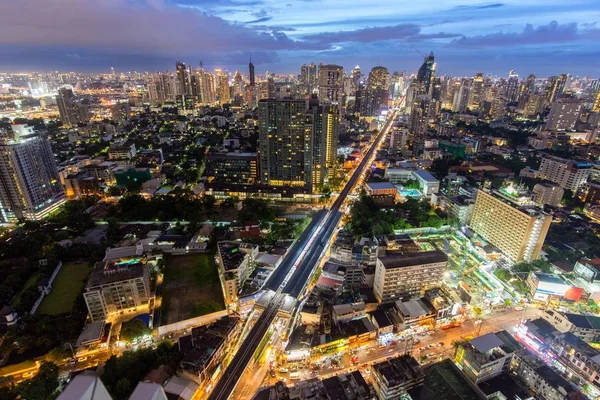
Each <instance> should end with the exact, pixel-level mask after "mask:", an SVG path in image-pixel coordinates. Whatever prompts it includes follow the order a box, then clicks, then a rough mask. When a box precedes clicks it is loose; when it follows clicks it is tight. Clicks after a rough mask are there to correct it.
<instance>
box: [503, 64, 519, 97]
mask: <svg viewBox="0 0 600 400" xmlns="http://www.w3.org/2000/svg"><path fill="white" fill-rule="evenodd" d="M505 95H506V100H507V101H508V102H509V103H514V102H515V101H517V99H518V98H519V75H517V73H516V72H515V71H513V70H511V71H510V72H509V74H508V80H507V81H506V93H505Z"/></svg>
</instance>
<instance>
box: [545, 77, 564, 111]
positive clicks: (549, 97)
mask: <svg viewBox="0 0 600 400" xmlns="http://www.w3.org/2000/svg"><path fill="white" fill-rule="evenodd" d="M568 79H569V76H568V75H567V74H561V75H560V76H551V77H550V78H548V83H547V84H546V89H545V92H544V94H545V96H546V102H547V103H548V104H552V103H554V101H555V100H556V99H558V98H559V97H560V96H561V95H562V94H563V92H564V91H565V88H566V86H567V81H568Z"/></svg>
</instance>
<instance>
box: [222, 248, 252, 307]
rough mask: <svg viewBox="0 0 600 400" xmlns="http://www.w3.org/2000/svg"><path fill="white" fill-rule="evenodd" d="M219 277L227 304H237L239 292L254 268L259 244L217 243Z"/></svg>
mask: <svg viewBox="0 0 600 400" xmlns="http://www.w3.org/2000/svg"><path fill="white" fill-rule="evenodd" d="M217 249H218V252H217V258H218V263H219V278H220V280H221V288H222V290H223V297H224V298H225V304H226V305H228V306H231V305H235V304H236V303H237V300H238V293H239V291H240V290H241V288H242V287H243V285H244V283H245V282H246V280H248V278H249V277H250V274H251V273H252V271H253V270H254V262H255V260H256V258H257V256H258V246H257V245H253V244H248V243H240V242H227V241H225V242H219V243H218V244H217Z"/></svg>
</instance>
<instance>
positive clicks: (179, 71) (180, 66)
mask: <svg viewBox="0 0 600 400" xmlns="http://www.w3.org/2000/svg"><path fill="white" fill-rule="evenodd" d="M175 78H176V81H177V95H180V96H187V95H191V94H192V90H191V87H190V78H189V75H188V70H187V67H186V66H185V64H184V63H182V62H181V61H177V62H176V63H175Z"/></svg>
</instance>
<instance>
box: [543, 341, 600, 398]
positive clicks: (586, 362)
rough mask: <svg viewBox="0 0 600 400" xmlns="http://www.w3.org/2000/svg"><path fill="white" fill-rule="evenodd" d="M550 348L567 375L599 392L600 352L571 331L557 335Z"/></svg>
mask: <svg viewBox="0 0 600 400" xmlns="http://www.w3.org/2000/svg"><path fill="white" fill-rule="evenodd" d="M550 350H551V352H552V354H554V356H555V357H556V361H557V363H558V365H559V366H560V368H562V369H564V370H565V371H566V372H567V373H568V374H569V375H571V376H573V377H575V378H579V379H581V380H582V381H584V382H586V383H587V384H588V385H590V386H591V387H590V390H592V391H593V392H594V393H596V394H598V393H600V352H598V350H596V349H594V348H593V347H592V346H590V345H589V344H587V343H586V342H584V341H583V340H581V339H580V338H579V337H577V336H576V335H574V334H573V333H572V332H565V333H562V334H560V335H558V336H557V337H556V338H555V339H554V340H553V341H552V342H551V343H550Z"/></svg>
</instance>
